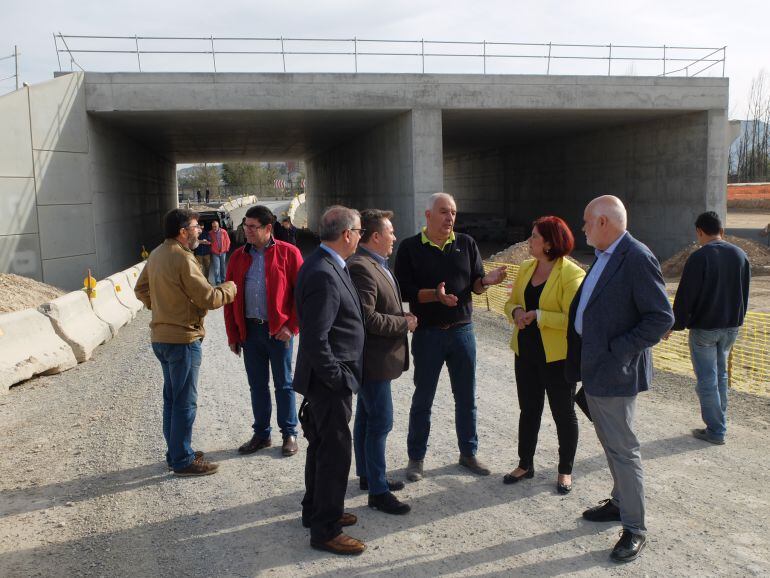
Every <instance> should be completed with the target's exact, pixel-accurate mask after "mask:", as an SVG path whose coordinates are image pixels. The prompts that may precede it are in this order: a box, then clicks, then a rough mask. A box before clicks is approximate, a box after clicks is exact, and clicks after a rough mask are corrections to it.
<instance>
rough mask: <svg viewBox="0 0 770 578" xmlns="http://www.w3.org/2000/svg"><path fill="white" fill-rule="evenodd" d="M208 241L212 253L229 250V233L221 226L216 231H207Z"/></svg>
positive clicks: (216, 253) (219, 253)
mask: <svg viewBox="0 0 770 578" xmlns="http://www.w3.org/2000/svg"><path fill="white" fill-rule="evenodd" d="M209 241H211V252H212V253H213V254H214V255H221V254H222V253H227V252H228V251H229V250H230V235H228V234H227V231H225V230H224V229H223V228H222V227H219V229H217V232H216V233H214V231H209Z"/></svg>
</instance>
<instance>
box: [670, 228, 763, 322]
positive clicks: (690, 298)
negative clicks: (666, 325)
mask: <svg viewBox="0 0 770 578" xmlns="http://www.w3.org/2000/svg"><path fill="white" fill-rule="evenodd" d="M750 281H751V267H750V265H749V259H748V257H746V253H744V252H743V250H741V248H740V247H736V246H735V245H733V244H731V243H727V242H726V241H711V242H710V243H706V244H705V245H704V246H703V247H701V248H700V249H698V250H697V251H695V252H694V253H693V254H692V255H690V257H689V258H688V259H687V262H686V263H685V264H684V270H683V271H682V279H681V281H680V282H679V288H678V289H677V290H676V299H675V300H674V317H675V321H674V330H676V331H680V330H682V329H684V328H685V327H687V328H691V327H694V328H697V329H725V328H727V327H740V326H741V325H743V318H744V317H745V315H746V310H747V309H748V306H749V282H750Z"/></svg>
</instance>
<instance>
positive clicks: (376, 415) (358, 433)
mask: <svg viewBox="0 0 770 578" xmlns="http://www.w3.org/2000/svg"><path fill="white" fill-rule="evenodd" d="M391 429H393V397H392V396H391V394H390V381H369V382H364V383H363V384H362V385H361V389H360V390H359V391H358V402H357V405H356V423H355V425H354V426H353V446H354V448H355V450H356V474H357V475H358V476H359V477H362V476H366V478H367V479H368V480H369V494H371V495H372V496H376V495H378V494H384V493H385V492H387V491H388V480H387V478H386V476H385V442H386V440H387V438H388V433H390V430H391Z"/></svg>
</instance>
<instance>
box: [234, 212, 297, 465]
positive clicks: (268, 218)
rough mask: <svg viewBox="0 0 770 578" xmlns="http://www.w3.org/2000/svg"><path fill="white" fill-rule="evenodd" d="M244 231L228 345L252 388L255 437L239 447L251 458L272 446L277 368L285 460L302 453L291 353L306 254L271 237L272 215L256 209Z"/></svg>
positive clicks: (237, 253) (236, 267)
mask: <svg viewBox="0 0 770 578" xmlns="http://www.w3.org/2000/svg"><path fill="white" fill-rule="evenodd" d="M243 230H244V233H245V235H246V244H245V245H243V246H242V247H239V248H238V249H236V250H235V251H234V252H233V255H232V257H230V261H229V263H228V265H227V276H226V278H227V280H228V281H233V282H235V285H236V286H237V287H238V295H237V296H236V298H235V302H234V303H232V304H230V305H226V306H225V329H226V330H227V341H228V343H229V345H230V349H231V350H232V352H233V353H235V354H236V355H238V356H240V355H241V350H243V363H244V365H245V366H246V375H247V376H248V380H249V388H250V389H251V409H252V412H253V414H254V424H253V425H252V428H253V429H254V433H253V435H252V436H251V439H250V440H249V441H247V442H246V443H245V444H243V445H242V446H241V447H239V448H238V452H240V453H241V454H251V453H254V452H256V451H258V450H261V449H263V448H268V447H270V446H271V445H272V443H273V442H272V440H271V438H270V431H271V428H270V414H271V413H272V404H271V402H270V389H269V388H268V381H269V373H270V369H272V370H273V371H272V373H273V387H274V388H275V405H276V406H277V412H276V413H277V418H278V427H279V428H280V430H281V435H282V436H283V447H282V448H281V451H282V453H283V455H284V456H293V455H294V454H296V453H297V406H296V401H295V396H294V390H293V389H292V384H291V354H292V351H293V344H294V336H295V335H296V334H297V331H298V329H299V324H298V322H297V311H296V307H295V305H294V288H295V285H296V281H297V275H298V273H299V268H300V266H301V265H302V255H301V254H300V252H299V250H298V249H297V248H296V247H294V246H293V245H289V244H288V243H284V242H283V241H276V240H274V239H273V237H272V232H273V213H272V212H271V211H270V209H268V208H267V207H265V206H262V205H255V206H253V207H250V208H249V210H248V211H246V217H245V218H244V223H243Z"/></svg>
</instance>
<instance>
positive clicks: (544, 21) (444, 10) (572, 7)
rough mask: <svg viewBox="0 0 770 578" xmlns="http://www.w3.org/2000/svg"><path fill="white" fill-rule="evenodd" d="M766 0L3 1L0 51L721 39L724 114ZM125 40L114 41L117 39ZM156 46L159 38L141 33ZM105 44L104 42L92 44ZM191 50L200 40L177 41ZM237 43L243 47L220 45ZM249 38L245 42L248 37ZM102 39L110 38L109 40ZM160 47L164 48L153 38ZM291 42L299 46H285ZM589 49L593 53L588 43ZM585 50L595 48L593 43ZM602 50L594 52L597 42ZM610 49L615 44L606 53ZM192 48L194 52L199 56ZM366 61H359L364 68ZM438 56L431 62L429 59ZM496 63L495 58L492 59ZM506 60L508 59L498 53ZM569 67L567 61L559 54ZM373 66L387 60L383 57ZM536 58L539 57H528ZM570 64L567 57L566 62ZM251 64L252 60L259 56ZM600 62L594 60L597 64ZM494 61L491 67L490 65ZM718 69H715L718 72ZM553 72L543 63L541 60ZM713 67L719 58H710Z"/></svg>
mask: <svg viewBox="0 0 770 578" xmlns="http://www.w3.org/2000/svg"><path fill="white" fill-rule="evenodd" d="M769 6H770V2H760V1H745V0H738V1H734V2H723V1H721V2H716V1H711V0H701V1H699V2H694V1H690V0H682V1H677V2H671V1H666V2H663V1H658V0H653V1H648V2H634V3H631V2H628V3H627V2H612V3H610V2H599V1H582V2H581V1H575V2H557V1H551V0H540V1H538V2H532V1H529V2H520V1H517V0H514V1H511V0H509V1H497V0H477V1H474V2H452V1H447V0H444V1H433V0H431V1H423V2H417V1H406V0H390V1H387V2H383V1H377V2H372V1H369V0H362V1H358V2H353V1H341V0H331V1H324V0H316V1H306V0H299V1H293V2H286V1H282V2H267V1H261V2H260V1H254V0H251V1H242V0H222V1H220V2H217V3H212V2H202V1H198V0H189V1H186V2H178V1H175V0H167V1H166V2H157V1H153V2H151V1H148V0H134V1H132V2H125V1H123V0H118V1H111V2H103V1H98V2H97V1H95V0H80V1H78V2H77V3H65V2H61V1H59V0H57V1H52V0H31V1H27V2H13V3H5V5H4V6H3V9H2V18H0V39H2V41H0V56H5V55H7V54H10V53H11V52H12V51H13V46H14V44H16V45H18V46H19V50H20V52H21V53H22V55H21V59H20V76H21V79H22V80H24V81H27V82H30V83H35V82H40V81H43V80H46V79H48V78H51V76H52V74H53V71H54V70H56V69H57V68H58V65H57V60H56V53H55V51H54V42H53V38H52V34H53V33H54V32H62V33H64V34H71V35H79V34H83V35H90V34H92V35H134V34H138V35H140V36H153V35H155V36H209V35H214V36H216V37H236V36H248V37H279V36H284V37H302V38H306V37H315V38H352V37H353V36H356V37H359V38H382V39H419V38H425V39H426V40H472V41H481V40H487V41H490V42H492V41H499V42H533V43H547V42H549V41H550V42H554V43H586V44H608V43H612V44H616V45H617V44H640V45H656V46H660V45H663V44H666V45H668V46H671V45H679V46H714V47H717V46H723V45H727V46H728V48H727V75H728V76H729V77H730V82H731V89H730V93H731V94H730V98H731V103H730V111H729V112H730V117H731V118H744V117H745V106H746V97H747V95H748V92H749V87H750V84H751V80H752V78H753V77H755V76H756V75H757V74H758V73H759V71H760V69H761V68H762V67H766V68H768V72H769V73H770V42H768V40H767V31H766V29H763V26H766V24H767V22H770V7H769ZM129 45H130V43H129V44H128V45H127V44H125V43H123V44H120V47H121V48H123V47H126V46H129ZM145 45H146V46H147V47H153V48H161V47H163V46H161V44H159V43H156V44H154V45H153V44H152V43H149V42H148V43H145ZM102 46H103V47H105V46H106V45H105V44H102ZM185 46H186V47H187V48H190V49H200V48H199V46H200V43H188V44H187V45H185ZM231 46H232V47H233V48H238V49H243V48H246V47H245V46H244V45H236V44H231ZM252 46H253V45H252ZM111 47H112V46H111ZM165 47H167V46H165ZM295 48H296V49H300V47H299V46H297V45H295ZM599 52H601V51H599ZM591 54H598V52H596V51H594V52H591ZM602 54H603V52H602ZM616 54H617V51H616ZM90 58H91V60H89V57H86V56H82V57H81V61H82V63H83V65H84V67H85V68H86V69H89V68H93V69H100V70H108V69H111V68H121V69H126V70H127V69H130V68H131V67H132V66H135V59H130V58H129V59H127V58H125V57H119V56H112V57H109V60H105V58H101V59H99V58H98V57H90ZM201 58H202V57H201ZM374 60H376V59H370V62H369V63H367V62H365V61H363V62H362V63H361V65H362V67H363V68H366V66H370V65H371V66H370V69H371V68H372V67H374V65H375V63H374ZM434 60H435V61H436V62H435V64H434V65H433V66H434V70H435V71H438V70H439V69H441V67H442V66H443V67H445V68H446V69H453V70H458V71H461V70H468V71H471V70H474V71H475V70H476V69H475V68H474V66H476V65H475V64H474V65H471V64H470V62H471V61H470V60H468V59H462V60H460V59H455V60H454V61H449V60H447V59H434ZM439 60H441V61H442V63H441V64H439V62H438V61H439ZM398 61H399V62H400V64H401V65H404V66H406V67H407V68H408V67H412V68H411V69H410V70H415V69H414V67H415V66H417V65H418V61H417V60H415V59H398ZM500 62H502V61H500ZM505 62H506V63H507V62H510V60H506V61H505ZM562 62H563V63H564V64H563V66H565V68H562V69H559V70H560V71H561V70H563V71H564V72H568V71H569V67H568V66H567V61H562ZM291 65H293V66H297V67H299V68H303V67H310V66H312V67H315V69H317V70H321V69H323V68H324V67H325V66H326V67H331V68H334V69H335V70H339V69H344V68H345V67H346V66H350V65H351V61H350V59H340V58H332V59H327V60H326V61H322V59H316V60H315V61H313V63H312V64H310V63H306V62H300V59H299V58H297V57H295V58H294V62H293V63H290V66H291ZM385 65H387V66H390V65H391V63H386V64H385ZM532 65H533V66H536V67H540V66H541V65H542V61H539V62H538V61H533V62H532ZM569 65H570V66H577V64H576V63H573V62H569ZM153 66H155V67H156V68H155V69H160V68H161V67H163V66H165V67H166V68H167V69H168V68H171V69H179V70H196V69H205V67H206V66H208V60H205V61H204V60H201V59H200V58H198V59H195V58H189V59H185V58H184V57H176V60H174V59H173V57H162V58H161V57H155V59H154V60H153V58H151V57H147V58H146V59H145V68H146V69H148V70H153ZM220 66H222V67H229V68H230V69H232V70H238V69H243V70H244V71H250V68H251V67H252V66H256V65H255V64H254V61H253V60H252V61H247V60H246V59H242V60H240V61H239V60H238V59H237V58H235V57H233V58H231V59H230V61H229V62H228V61H227V59H226V58H224V57H223V58H222V60H221V62H220ZM259 66H261V64H260V65H259ZM602 66H604V65H602ZM500 67H501V68H500V71H502V70H503V68H504V67H503V65H502V64H500ZM718 69H720V70H718ZM552 70H553V69H552ZM644 70H645V68H644V63H641V62H640V63H635V64H634V65H631V64H629V63H625V64H624V63H620V64H619V65H618V66H617V67H616V69H615V71H616V72H619V73H630V74H641V73H643V71H644ZM713 71H714V72H717V71H718V73H721V66H717V67H714V69H713ZM9 74H13V70H12V66H11V64H10V62H9V61H2V62H0V78H2V77H4V76H8V75H9ZM11 88H13V85H12V81H5V82H3V83H0V91H1V92H5V91H7V90H9V89H11Z"/></svg>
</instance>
